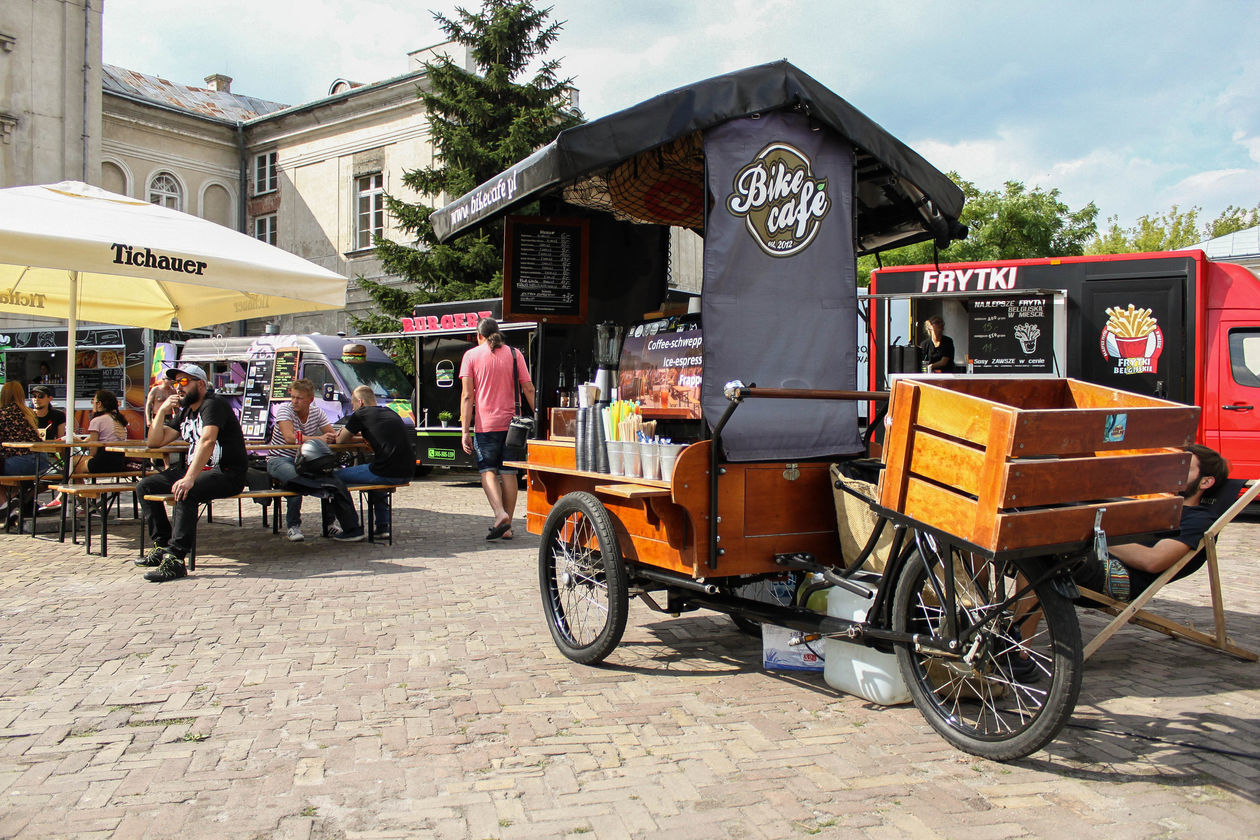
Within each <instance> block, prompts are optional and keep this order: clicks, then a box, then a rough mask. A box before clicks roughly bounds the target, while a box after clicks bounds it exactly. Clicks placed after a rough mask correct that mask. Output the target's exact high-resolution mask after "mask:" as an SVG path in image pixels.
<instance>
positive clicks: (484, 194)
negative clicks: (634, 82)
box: [430, 61, 966, 254]
mask: <svg viewBox="0 0 1260 840" xmlns="http://www.w3.org/2000/svg"><path fill="white" fill-rule="evenodd" d="M785 109H798V110H800V111H802V112H803V113H805V114H808V115H809V116H810V117H811V118H812V119H814V120H816V121H817V122H818V123H820V124H821V125H824V126H826V127H828V128H830V129H831V130H833V131H835V132H837V133H838V134H839V135H841V136H842V137H844V138H847V139H848V141H849V142H850V143H852V145H853V146H854V149H855V150H856V153H857V155H856V166H855V184H854V216H855V231H856V236H857V246H858V247H857V252H858V253H859V254H866V253H873V252H876V251H882V250H885V249H887V248H894V247H899V246H901V245H908V244H910V243H912V242H919V241H922V240H925V239H935V240H937V241H938V242H939V243H941V244H942V245H945V244H946V243H948V242H949V241H950V240H952V239H958V238H961V237H962V236H965V235H966V229H965V228H963V227H962V225H961V224H959V222H958V215H959V213H960V212H961V211H962V206H963V194H962V191H961V190H960V189H959V188H958V187H957V186H956V185H955V184H954V183H953V182H952V181H950V180H949V179H948V178H947V177H945V175H943V174H942V173H941V172H940V171H939V170H937V169H936V168H935V167H933V166H932V165H931V164H930V163H928V162H927V161H926V160H924V159H923V158H922V157H920V156H919V155H918V154H917V153H915V152H914V151H913V150H912V149H910V148H909V147H908V146H906V145H905V144H904V143H902V142H901V141H900V140H898V139H897V138H895V137H893V136H892V135H891V134H889V133H888V132H886V131H884V129H882V128H880V127H879V126H878V125H877V124H876V123H875V122H873V121H872V120H870V119H869V118H867V117H866V116H865V115H864V114H862V113H861V112H860V111H858V110H857V109H856V108H854V107H853V106H852V105H850V104H849V103H848V102H846V101H845V100H844V99H842V98H840V97H839V96H837V95H836V94H835V93H833V92H832V91H830V90H828V89H827V88H826V87H824V86H823V85H821V84H820V83H819V82H818V81H817V80H815V79H814V78H812V77H811V76H809V75H807V74H805V73H803V72H801V71H800V70H799V69H797V68H796V67H794V66H793V65H791V64H789V63H788V62H786V61H776V62H773V63H770V64H763V65H760V66H757V67H750V68H747V69H745V70H738V71H736V72H733V73H727V74H725V75H722V76H715V77H713V78H711V79H706V80H704V81H702V82H698V83H696V84H693V85H687V86H686V87H681V88H678V89H676V90H672V91H669V92H668V93H663V94H660V95H659V96H656V97H653V98H652V99H649V100H647V101H646V102H642V103H640V104H638V105H635V106H633V107H630V108H627V109H625V110H623V111H619V112H617V113H615V114H610V115H609V116H607V117H602V118H600V119H597V120H593V121H591V122H588V123H585V124H583V125H579V126H576V127H574V128H570V129H567V130H565V131H562V132H561V133H560V134H558V135H557V136H556V139H555V140H553V141H552V142H551V143H549V144H548V145H547V146H544V147H543V148H542V149H539V150H538V151H537V152H535V153H534V154H532V155H530V156H529V157H528V158H526V159H524V160H522V161H520V162H519V163H517V164H516V165H514V166H512V167H511V168H510V169H507V170H506V171H504V172H502V173H500V174H499V175H496V176H495V177H494V178H491V179H490V180H489V181H487V182H485V183H484V184H481V185H480V186H478V187H477V188H476V189H474V190H472V191H470V192H468V193H465V194H464V195H462V196H460V197H459V198H457V199H455V200H454V201H452V202H451V203H450V204H448V205H446V206H445V207H442V208H441V209H439V210H437V211H435V212H434V213H433V215H432V216H430V221H431V222H432V224H433V229H434V232H435V233H436V235H437V238H438V239H439V240H440V241H446V240H448V239H450V238H451V237H453V236H455V235H457V234H459V233H461V232H462V231H465V230H468V229H470V228H475V227H477V226H479V225H481V224H484V223H485V222H487V221H489V220H491V219H494V218H497V217H498V216H501V215H503V214H504V213H507V212H509V211H511V210H512V209H513V208H515V207H518V206H520V205H522V204H524V203H526V202H529V201H531V200H534V199H536V198H538V197H540V196H541V195H544V194H547V193H550V192H561V191H563V194H564V197H565V200H566V201H570V203H577V204H585V205H587V206H592V207H599V208H600V209H605V210H609V211H610V212H614V213H616V208H615V206H613V205H610V204H609V203H608V200H607V195H608V189H607V187H608V179H609V175H610V174H611V173H612V172H613V170H614V169H616V168H617V167H618V166H619V165H621V164H625V163H626V162H628V161H632V160H634V159H635V158H636V157H638V156H640V155H643V154H644V153H646V152H651V151H653V150H656V149H660V148H661V147H663V146H666V145H667V144H671V143H675V141H684V140H686V139H687V138H689V137H691V136H692V135H695V134H696V133H697V132H702V131H704V130H705V129H708V128H711V127H713V126H716V125H719V124H721V123H724V122H728V121H730V120H733V119H738V118H741V117H747V116H750V115H753V114H758V113H766V112H770V111H777V110H785ZM696 146H698V144H696ZM690 171H694V167H692V168H691V170H690ZM694 180H695V188H696V189H697V190H702V189H703V172H702V171H701V172H700V173H699V174H697V175H696V177H695V179H694ZM627 217H628V218H633V219H634V220H635V221H644V222H656V223H660V224H677V221H676V220H665V219H655V218H651V217H642V216H635V215H634V214H630V215H629V216H627Z"/></svg>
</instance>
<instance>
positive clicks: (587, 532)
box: [538, 492, 630, 665]
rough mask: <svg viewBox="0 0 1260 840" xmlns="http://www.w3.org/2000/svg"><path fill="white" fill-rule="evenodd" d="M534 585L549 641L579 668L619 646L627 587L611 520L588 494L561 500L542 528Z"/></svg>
mask: <svg viewBox="0 0 1260 840" xmlns="http://www.w3.org/2000/svg"><path fill="white" fill-rule="evenodd" d="M541 536H542V544H541V545H540V546H539V549H538V581H539V587H540V589H541V592H542V602H543V612H544V613H545V614H546V617H547V627H548V629H549V630H550V631H551V638H552V639H553V640H554V641H555V643H556V647H557V648H559V650H560V652H561V653H563V654H564V655H565V656H567V657H568V658H569V659H572V660H573V661H574V662H578V663H580V664H582V665H595V664H598V663H599V662H602V661H603V660H604V659H605V658H607V656H608V655H609V654H610V653H612V652H613V651H614V650H615V649H616V648H617V645H618V644H620V643H621V637H622V635H623V634H624V633H625V630H626V619H627V617H628V615H629V612H630V596H629V583H628V579H627V575H626V567H625V563H624V562H623V560H622V556H621V549H620V546H619V544H618V542H617V533H616V531H615V530H614V528H613V523H612V516H611V514H609V513H608V509H607V508H605V507H604V506H603V505H602V504H601V503H600V501H599V500H598V499H597V498H595V497H594V496H593V495H591V494H590V493H586V492H575V493H568V494H566V495H564V496H562V497H561V498H560V499H559V500H558V501H557V502H556V504H555V505H554V506H553V507H552V509H551V513H550V514H548V516H547V520H546V522H545V523H544V524H543V529H542V535H541Z"/></svg>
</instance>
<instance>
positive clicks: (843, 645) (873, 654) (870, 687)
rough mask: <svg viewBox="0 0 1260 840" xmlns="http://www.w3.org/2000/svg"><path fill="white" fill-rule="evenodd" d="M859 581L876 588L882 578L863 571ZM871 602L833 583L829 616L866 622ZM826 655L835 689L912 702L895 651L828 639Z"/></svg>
mask: <svg viewBox="0 0 1260 840" xmlns="http://www.w3.org/2000/svg"><path fill="white" fill-rule="evenodd" d="M855 580H856V582H858V583H869V584H871V586H872V587H874V585H875V584H876V583H877V581H878V577H877V576H876V575H870V576H869V577H867V576H865V575H861V574H859V575H857V576H855ZM870 605H871V602H870V600H869V599H867V598H863V597H862V596H861V595H856V594H854V593H852V592H850V591H849V590H847V589H844V588H842V587H839V586H833V587H832V588H831V589H829V590H827V615H829V616H831V617H833V618H847V619H849V620H850V621H864V620H865V619H866V611H867V609H869V608H870ZM823 657H824V659H825V660H826V665H825V666H824V668H823V679H824V680H826V682H827V685H829V686H831V687H832V688H835V689H839V690H840V691H843V692H846V693H848V694H856V695H857V696H858V697H863V698H865V699H867V700H870V701H871V702H872V703H878V704H880V705H881V706H895V705H897V704H898V703H909V702H910V692H909V691H907V690H906V683H905V681H904V680H903V679H902V678H901V670H900V669H899V668H898V667H897V657H896V655H895V654H892V653H880V652H879V651H877V650H875V649H874V648H869V647H866V646H865V645H862V644H854V643H853V642H841V641H838V640H836V639H827V640H826V644H825V645H824V646H823Z"/></svg>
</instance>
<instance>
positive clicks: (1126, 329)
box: [1106, 303, 1157, 338]
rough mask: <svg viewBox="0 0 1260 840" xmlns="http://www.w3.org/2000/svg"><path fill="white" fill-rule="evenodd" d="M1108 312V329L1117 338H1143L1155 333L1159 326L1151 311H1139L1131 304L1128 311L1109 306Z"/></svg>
mask: <svg viewBox="0 0 1260 840" xmlns="http://www.w3.org/2000/svg"><path fill="white" fill-rule="evenodd" d="M1106 311H1107V329H1108V330H1109V331H1110V332H1111V334H1112V335H1114V336H1115V337H1116V338H1142V337H1143V336H1147V335H1150V334H1151V333H1152V332H1154V331H1155V327H1156V326H1157V322H1156V320H1155V319H1154V318H1152V317H1151V310H1149V309H1137V308H1135V307H1134V306H1133V304H1131V303H1130V304H1129V308H1128V309H1121V308H1120V307H1118V306H1109V307H1107V310H1106Z"/></svg>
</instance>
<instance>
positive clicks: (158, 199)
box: [149, 172, 184, 210]
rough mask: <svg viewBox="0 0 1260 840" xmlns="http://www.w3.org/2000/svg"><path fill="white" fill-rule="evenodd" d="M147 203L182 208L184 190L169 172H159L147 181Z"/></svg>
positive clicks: (174, 208) (173, 208) (175, 208)
mask: <svg viewBox="0 0 1260 840" xmlns="http://www.w3.org/2000/svg"><path fill="white" fill-rule="evenodd" d="M149 203H150V204H160V205H161V206H163V207H169V208H171V209H172V210H183V209H184V191H183V189H182V188H180V186H179V181H176V180H175V176H174V175H171V174H170V173H169V172H159V173H158V174H156V175H154V176H153V180H152V181H150V182H149Z"/></svg>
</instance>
